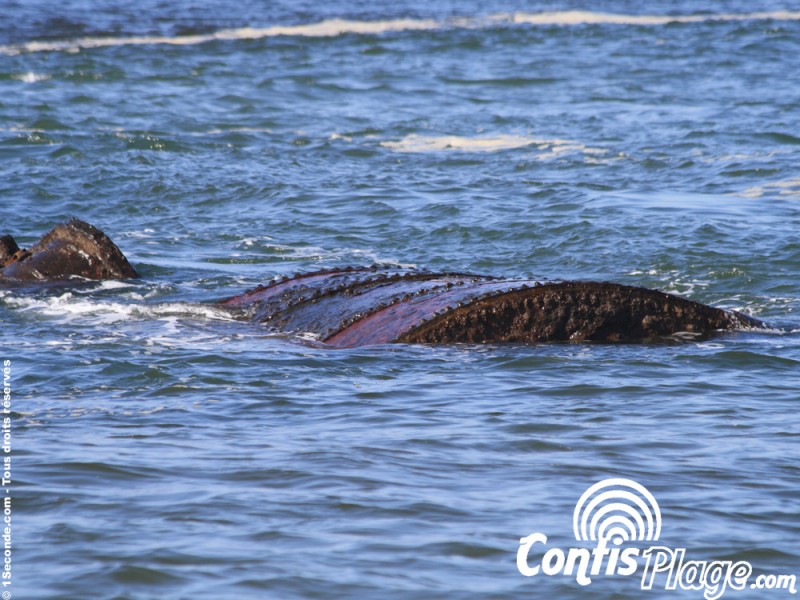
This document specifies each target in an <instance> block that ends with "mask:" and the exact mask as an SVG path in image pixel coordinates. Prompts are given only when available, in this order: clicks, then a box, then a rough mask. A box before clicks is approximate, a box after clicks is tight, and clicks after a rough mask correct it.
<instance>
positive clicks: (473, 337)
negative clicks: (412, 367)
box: [0, 219, 765, 348]
mask: <svg viewBox="0 0 800 600" xmlns="http://www.w3.org/2000/svg"><path fill="white" fill-rule="evenodd" d="M135 277H138V274H137V273H136V271H135V270H134V269H133V267H132V266H131V265H130V264H129V263H128V260H127V259H126V258H125V256H124V255H123V254H122V252H121V251H120V250H119V248H117V246H116V245H114V243H113V242H112V241H111V239H109V238H108V236H106V235H105V234H104V233H103V232H102V231H100V230H99V229H97V228H96V227H94V226H92V225H89V224H88V223H85V222H83V221H80V220H77V219H73V220H71V221H68V222H66V223H62V224H60V225H57V226H56V227H54V228H53V229H52V230H51V231H49V232H48V233H46V234H45V235H44V236H42V238H41V239H40V240H39V241H38V242H37V243H36V244H34V245H33V246H32V247H31V248H30V249H21V248H19V247H18V246H17V243H16V242H15V240H14V238H13V237H11V236H10V235H5V236H2V237H0V286H2V287H25V286H30V285H35V286H39V287H40V286H42V285H50V284H52V285H58V284H63V283H64V282H74V281H75V280H78V281H80V280H105V279H129V278H135ZM218 304H220V305H221V306H225V307H228V308H230V309H231V311H232V313H234V314H235V315H239V316H243V318H249V319H251V320H252V321H255V322H256V323H261V324H264V325H267V326H269V327H271V328H272V329H273V330H275V331H279V332H285V333H293V334H312V335H313V336H314V337H315V338H316V339H318V340H320V341H322V342H324V343H326V344H328V345H329V346H332V347H337V348H352V347H356V346H366V345H372V344H388V343H394V342H401V343H403V342H404V343H453V342H466V343H485V342H519V343H532V342H551V341H566V340H572V341H584V340H586V341H634V340H641V339H647V338H656V337H661V336H670V335H675V334H678V333H681V332H688V333H691V334H695V335H697V336H708V335H711V334H713V333H715V332H717V331H727V330H734V329H744V328H751V327H765V325H764V324H763V323H761V322H760V321H757V320H755V319H751V318H750V317H747V316H745V315H742V314H739V313H737V312H734V311H725V310H721V309H719V308H713V307H711V306H706V305H704V304H699V303H697V302H692V301H691V300H687V299H685V298H680V297H678V296H672V295H670V294H665V293H662V292H658V291H655V290H650V289H645V288H640V287H630V286H624V285H618V284H615V283H598V282H591V281H562V282H539V281H532V280H507V279H499V278H496V277H489V276H485V275H472V274H469V273H431V272H427V271H416V270H397V269H386V268H378V267H356V268H348V269H338V270H330V271H317V272H314V273H307V274H305V275H298V276H296V277H292V278H285V279H282V280H279V281H273V282H271V283H270V284H268V285H266V286H259V287H257V288H255V289H254V290H251V291H249V292H245V293H244V294H241V295H239V296H235V297H233V298H229V299H227V300H223V301H221V302H219V303H218Z"/></svg>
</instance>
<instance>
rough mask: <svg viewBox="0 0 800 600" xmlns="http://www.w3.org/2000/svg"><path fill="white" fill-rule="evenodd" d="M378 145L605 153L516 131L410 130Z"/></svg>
mask: <svg viewBox="0 0 800 600" xmlns="http://www.w3.org/2000/svg"><path fill="white" fill-rule="evenodd" d="M381 146H383V147H384V148H388V149H390V150H394V151H395V152H448V151H451V152H499V151H501V150H513V149H514V148H524V147H526V146H531V147H533V148H534V149H535V150H537V151H538V154H537V155H536V157H537V158H540V159H547V158H553V157H557V156H562V155H565V154H570V153H572V152H580V153H583V154H584V155H588V154H593V155H607V154H609V151H608V150H605V149H603V148H589V147H587V146H585V145H584V144H582V143H580V142H577V141H574V140H560V139H538V138H531V137H526V136H520V135H506V134H499V135H494V136H480V137H464V136H458V135H445V136H426V135H417V134H412V135H409V136H406V137H404V138H403V139H401V140H397V141H389V142H381Z"/></svg>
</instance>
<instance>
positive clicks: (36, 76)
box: [11, 73, 53, 83]
mask: <svg viewBox="0 0 800 600" xmlns="http://www.w3.org/2000/svg"><path fill="white" fill-rule="evenodd" d="M52 78H53V76H52V75H48V74H46V73H18V74H17V75H12V76H11V79H16V80H17V81H21V82H23V83H39V82H40V81H47V80H48V79H52Z"/></svg>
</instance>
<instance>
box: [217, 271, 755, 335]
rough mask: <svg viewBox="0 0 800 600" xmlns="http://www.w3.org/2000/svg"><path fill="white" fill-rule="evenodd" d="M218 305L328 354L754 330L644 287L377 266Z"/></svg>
mask: <svg viewBox="0 0 800 600" xmlns="http://www.w3.org/2000/svg"><path fill="white" fill-rule="evenodd" d="M221 304H223V305H226V306H231V307H237V308H247V309H248V314H249V315H250V318H251V319H252V320H254V321H256V322H258V323H262V324H265V325H267V326H269V327H271V328H272V329H274V330H276V331H281V332H287V333H305V334H312V335H313V336H315V337H316V339H319V340H320V341H323V342H325V343H326V344H328V345H330V346H333V347H337V348H352V347H357V346H365V345H374V344H387V343H393V342H406V343H453V342H468V343H485V342H522V343H533V342H546V341H562V340H571V341H584V340H588V341H631V340H640V339H647V338H654V337H659V336H667V335H673V334H675V333H679V332H684V333H689V334H693V335H696V336H705V335H709V334H711V333H713V332H715V331H718V330H729V329H735V328H742V327H752V326H759V325H763V324H761V323H760V322H758V321H755V320H753V319H750V318H749V317H745V316H743V315H739V314H738V313H735V312H729V311H724V310H721V309H718V308H713V307H710V306H706V305H704V304H700V303H697V302H693V301H691V300H687V299H685V298H680V297H678V296H673V295H670V294H665V293H663V292H659V291H656V290H650V289H646V288H639V287H631V286H623V285H619V284H614V283H606V282H574V281H567V282H547V283H542V282H538V281H534V280H500V279H496V278H492V277H487V276H480V275H471V274H464V273H449V274H448V273H445V274H441V273H429V272H424V271H398V270H384V269H378V268H374V267H373V268H363V269H347V270H337V271H319V272H314V273H308V274H305V275H300V276H298V277H295V278H291V279H284V280H279V281H276V282H272V283H271V284H269V285H267V286H264V287H259V288H256V289H255V290H251V291H249V292H245V293H244V294H242V295H240V296H236V297H234V298H231V299H228V300H225V301H223V302H222V303H221Z"/></svg>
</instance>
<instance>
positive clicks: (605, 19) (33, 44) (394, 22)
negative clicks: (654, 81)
mask: <svg viewBox="0 0 800 600" xmlns="http://www.w3.org/2000/svg"><path fill="white" fill-rule="evenodd" d="M753 20H773V21H800V12H798V11H785V10H784V11H771V12H752V13H721V14H698V15H627V14H617V13H603V12H592V11H580V10H571V11H551V12H539V13H525V12H518V13H502V14H494V15H489V16H485V17H474V18H469V17H467V18H457V19H448V20H444V21H437V20H435V19H411V18H409V19H390V20H379V21H357V20H348V19H328V20H324V21H319V22H317V23H311V24H306V25H275V26H271V27H261V28H257V27H240V28H234V29H221V30H219V31H216V32H212V33H208V34H196V35H178V36H131V37H99V36H98V37H84V38H76V39H68V40H53V41H30V42H26V43H22V44H12V45H3V46H0V54H6V55H17V54H23V53H31V52H80V51H81V50H89V49H94V48H108V47H117V46H142V45H160V44H168V45H174V46H192V45H197V44H205V43H208V42H214V41H232V40H257V39H263V38H271V37H279V36H285V37H291V36H295V37H317V38H321V37H337V36H340V35H346V34H356V35H380V34H383V33H391V32H401V31H432V30H439V29H482V28H486V27H496V26H498V25H501V26H502V25H507V26H514V25H534V26H575V25H637V26H659V25H668V24H670V23H706V22H715V21H753Z"/></svg>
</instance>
